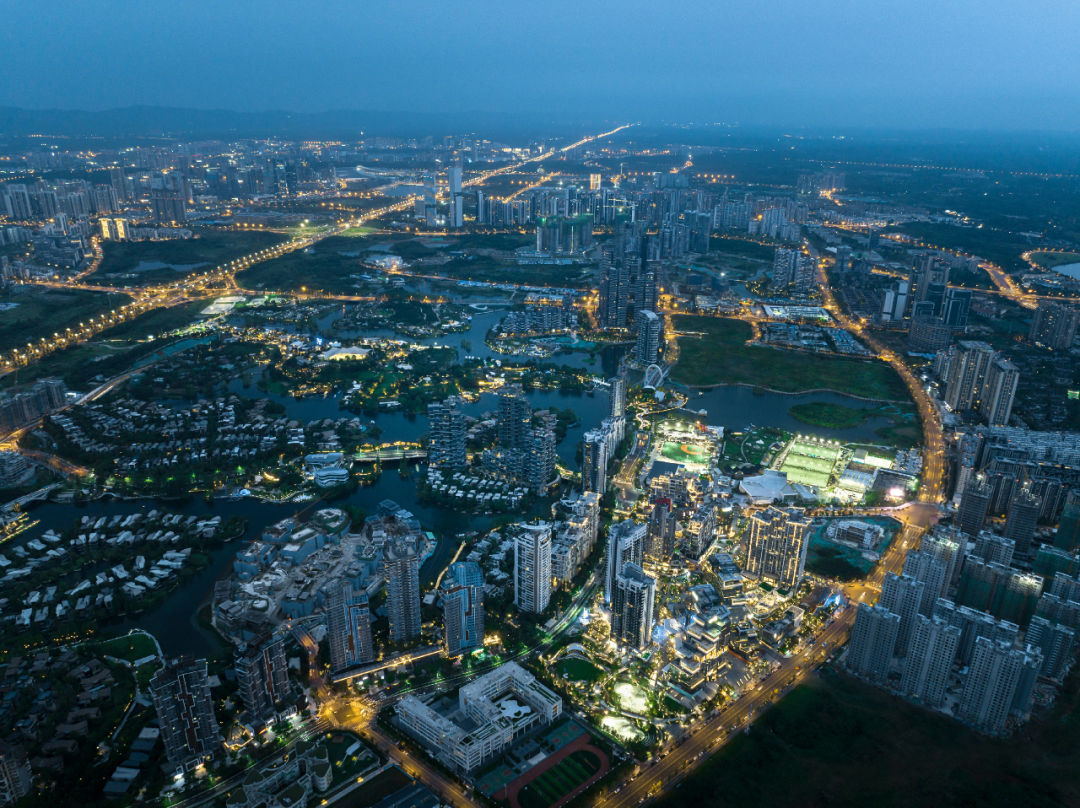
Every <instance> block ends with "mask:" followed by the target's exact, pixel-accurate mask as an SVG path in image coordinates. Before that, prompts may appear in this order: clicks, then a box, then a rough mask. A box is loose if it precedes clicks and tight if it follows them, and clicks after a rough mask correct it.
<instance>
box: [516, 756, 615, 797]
mask: <svg viewBox="0 0 1080 808" xmlns="http://www.w3.org/2000/svg"><path fill="white" fill-rule="evenodd" d="M599 770H600V758H598V757H597V756H596V755H595V753H593V752H591V751H589V750H587V749H579V750H578V751H577V752H574V753H572V754H570V755H567V757H565V758H563V759H562V760H561V761H559V762H558V763H557V764H556V765H555V766H553V767H552V768H550V769H548V770H547V771H546V772H544V773H543V774H541V775H540V776H539V777H537V778H536V779H535V780H533V781H532V782H530V783H529V784H528V785H526V786H525V787H524V788H523V789H521V791H520V792H518V804H519V805H520V806H521V808H548V807H549V806H551V805H554V804H555V803H556V802H558V801H559V800H561V799H562V798H563V797H565V796H566V795H567V794H569V793H570V792H571V791H573V790H574V789H575V788H577V787H578V786H580V785H581V784H582V783H584V782H585V781H586V780H588V779H589V778H590V777H592V776H593V775H594V774H596V772H598V771H599Z"/></svg>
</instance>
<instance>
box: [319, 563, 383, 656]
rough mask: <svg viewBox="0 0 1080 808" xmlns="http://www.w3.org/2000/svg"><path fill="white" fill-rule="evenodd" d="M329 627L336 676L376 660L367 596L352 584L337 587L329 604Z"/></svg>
mask: <svg viewBox="0 0 1080 808" xmlns="http://www.w3.org/2000/svg"><path fill="white" fill-rule="evenodd" d="M326 627H327V641H328V642H329V643H330V670H331V671H332V672H333V673H339V672H340V671H344V670H348V669H349V668H354V667H357V666H359V665H370V664H371V663H372V662H374V661H375V643H374V641H373V640H372V638H371V610H370V609H369V607H368V597H367V594H365V593H364V592H355V591H354V590H353V587H352V584H350V583H348V582H342V583H340V585H335V586H334V587H333V588H332V589H331V590H330V595H329V597H328V598H327V601H326Z"/></svg>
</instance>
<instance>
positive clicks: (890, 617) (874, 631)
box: [846, 603, 900, 682]
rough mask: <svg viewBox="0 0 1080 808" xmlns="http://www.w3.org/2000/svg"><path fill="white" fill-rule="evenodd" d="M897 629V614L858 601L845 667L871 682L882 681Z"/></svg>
mask: <svg viewBox="0 0 1080 808" xmlns="http://www.w3.org/2000/svg"><path fill="white" fill-rule="evenodd" d="M899 629H900V616H899V615H895V614H893V613H892V612H890V611H889V610H888V609H886V608H884V607H883V606H880V605H878V606H867V605H866V604H865V603H860V604H859V605H858V611H857V612H856V616H855V626H854V628H853V629H852V631H851V644H850V645H849V646H848V651H847V660H846V664H847V668H848V670H849V671H851V672H852V673H854V674H855V675H856V676H862V677H864V678H866V679H869V680H870V681H871V682H884V681H885V680H886V679H887V678H888V676H889V665H890V664H891V662H892V656H893V648H894V647H895V646H896V634H897V632H898V631H899Z"/></svg>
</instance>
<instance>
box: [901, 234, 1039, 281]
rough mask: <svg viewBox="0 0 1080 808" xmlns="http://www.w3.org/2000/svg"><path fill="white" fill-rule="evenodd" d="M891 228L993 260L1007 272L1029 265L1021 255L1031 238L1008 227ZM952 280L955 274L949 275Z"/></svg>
mask: <svg viewBox="0 0 1080 808" xmlns="http://www.w3.org/2000/svg"><path fill="white" fill-rule="evenodd" d="M889 229H890V230H896V231H900V232H903V233H907V234H908V235H909V236H914V237H915V238H917V239H921V240H922V241H923V243H924V244H927V245H929V246H931V247H938V248H941V249H945V250H959V251H962V252H966V253H968V254H970V255H977V256H979V257H980V258H983V259H986V260H988V261H991V262H992V263H995V264H997V265H998V266H999V267H1001V268H1002V269H1004V270H1005V271H1006V272H1016V271H1019V270H1022V269H1024V268H1026V267H1027V265H1028V264H1027V262H1026V261H1024V259H1023V258H1021V257H1020V256H1021V255H1023V253H1024V252H1026V251H1027V250H1030V249H1031V244H1030V242H1029V241H1028V240H1027V239H1026V238H1024V237H1023V236H1021V235H1018V234H1016V233H1012V232H1010V231H1008V230H1000V229H996V228H991V227H982V228H977V227H954V226H953V225H949V224H936V223H931V222H910V223H908V224H903V225H898V226H896V227H894V228H889ZM949 279H950V281H952V275H951V273H950V276H949Z"/></svg>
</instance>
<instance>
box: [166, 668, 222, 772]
mask: <svg viewBox="0 0 1080 808" xmlns="http://www.w3.org/2000/svg"><path fill="white" fill-rule="evenodd" d="M150 693H151V695H152V696H153V699H154V709H156V710H157V716H158V724H159V726H160V728H161V740H162V741H163V742H164V744H165V756H166V757H167V758H168V759H169V765H170V766H173V767H174V768H176V769H185V770H191V769H194V768H195V767H196V766H198V765H199V764H201V763H204V762H206V761H208V760H210V759H212V758H213V757H215V756H216V755H217V754H218V753H219V752H220V751H221V729H220V727H218V722H217V719H216V718H215V717H214V702H213V700H212V699H211V698H210V678H209V676H207V672H206V660H205V659H197V660H193V659H187V658H181V659H177V660H173V661H172V662H170V663H169V664H167V665H166V666H165V667H163V668H161V670H159V671H158V672H157V673H155V674H154V678H153V679H151V680H150Z"/></svg>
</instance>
